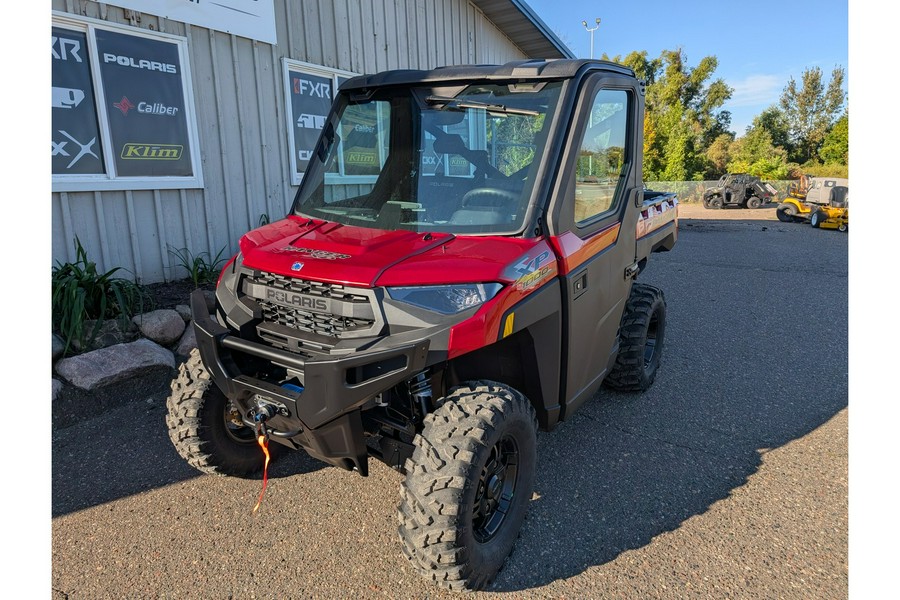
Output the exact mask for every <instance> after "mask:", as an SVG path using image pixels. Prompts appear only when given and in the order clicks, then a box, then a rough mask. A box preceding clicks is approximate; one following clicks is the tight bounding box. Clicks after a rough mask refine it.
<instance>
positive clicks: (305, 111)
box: [288, 69, 333, 174]
mask: <svg viewBox="0 0 900 600" xmlns="http://www.w3.org/2000/svg"><path fill="white" fill-rule="evenodd" d="M288 84H289V86H290V99H291V115H292V117H293V134H294V148H293V152H294V158H295V160H296V165H297V167H296V172H297V173H298V174H302V173H304V172H305V171H306V167H307V165H308V164H309V160H310V158H311V157H312V152H313V149H314V148H315V145H316V142H317V141H318V139H319V134H320V133H321V131H322V127H324V126H325V120H326V119H327V118H328V112H329V111H330V110H331V102H332V99H333V93H332V91H333V88H332V78H331V77H322V76H320V75H313V74H311V73H304V72H302V71H295V70H293V69H291V70H289V71H288Z"/></svg>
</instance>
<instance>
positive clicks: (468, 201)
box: [462, 187, 519, 207]
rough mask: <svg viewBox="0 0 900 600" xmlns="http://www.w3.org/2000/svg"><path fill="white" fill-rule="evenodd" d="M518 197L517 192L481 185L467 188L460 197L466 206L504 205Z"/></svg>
mask: <svg viewBox="0 0 900 600" xmlns="http://www.w3.org/2000/svg"><path fill="white" fill-rule="evenodd" d="M518 199H519V194H517V193H515V192H510V191H509V190H503V189H498V188H492V187H481V188H475V189H472V190H469V191H468V192H466V194H465V195H464V196H463V198H462V205H463V206H464V207H467V206H492V207H500V206H505V205H506V204H508V203H510V202H515V201H517V200H518Z"/></svg>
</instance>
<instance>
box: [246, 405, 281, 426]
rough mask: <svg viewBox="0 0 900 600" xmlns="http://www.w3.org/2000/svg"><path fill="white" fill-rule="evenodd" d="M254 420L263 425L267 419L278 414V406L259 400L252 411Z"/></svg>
mask: <svg viewBox="0 0 900 600" xmlns="http://www.w3.org/2000/svg"><path fill="white" fill-rule="evenodd" d="M250 414H251V415H252V417H253V422H254V423H256V424H257V425H263V424H264V423H265V422H266V421H268V420H269V419H271V418H272V417H274V416H275V415H277V414H278V408H277V407H276V406H275V405H274V404H268V403H263V402H259V403H257V405H256V408H254V409H253V410H252V411H251V413H250Z"/></svg>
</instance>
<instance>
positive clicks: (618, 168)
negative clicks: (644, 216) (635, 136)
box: [575, 90, 631, 225]
mask: <svg viewBox="0 0 900 600" xmlns="http://www.w3.org/2000/svg"><path fill="white" fill-rule="evenodd" d="M628 105H629V98H628V92H626V91H624V90H600V91H598V92H597V94H596V96H595V97H594V102H593V105H592V106H591V114H590V116H589V118H588V124H587V127H586V129H585V132H584V136H583V137H582V141H581V146H580V148H579V152H578V164H577V166H576V168H575V222H576V223H577V224H579V225H581V224H583V223H587V222H588V221H592V220H594V219H596V218H599V217H602V216H604V215H607V214H610V213H612V212H614V211H615V210H616V209H617V208H618V202H617V198H618V197H619V195H618V194H617V190H618V188H619V182H620V181H621V180H623V176H624V175H625V173H626V171H627V164H628V162H629V161H630V160H631V156H630V152H629V151H628V149H627V148H628V146H627V145H626V141H627V138H628V135H627V134H628V112H629V106H628Z"/></svg>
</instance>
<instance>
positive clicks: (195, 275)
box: [169, 246, 228, 287]
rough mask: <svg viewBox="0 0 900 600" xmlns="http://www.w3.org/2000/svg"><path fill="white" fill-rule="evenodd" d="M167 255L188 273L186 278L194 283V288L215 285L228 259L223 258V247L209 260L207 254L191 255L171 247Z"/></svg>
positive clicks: (187, 251) (185, 249)
mask: <svg viewBox="0 0 900 600" xmlns="http://www.w3.org/2000/svg"><path fill="white" fill-rule="evenodd" d="M169 254H171V255H172V256H174V257H175V258H176V259H177V260H178V264H179V266H181V267H182V268H184V269H185V270H186V271H187V272H188V277H189V278H190V280H191V281H192V282H194V287H200V286H201V285H203V284H206V283H215V282H216V280H217V279H218V278H219V273H220V272H221V271H222V267H223V266H224V263H225V262H227V260H228V257H227V256H225V247H223V248H222V249H221V250H219V253H218V254H216V256H215V258H210V255H209V252H201V253H200V254H192V253H191V251H190V250H188V249H187V248H178V249H175V248H172V247H171V246H170V247H169Z"/></svg>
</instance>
